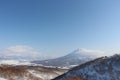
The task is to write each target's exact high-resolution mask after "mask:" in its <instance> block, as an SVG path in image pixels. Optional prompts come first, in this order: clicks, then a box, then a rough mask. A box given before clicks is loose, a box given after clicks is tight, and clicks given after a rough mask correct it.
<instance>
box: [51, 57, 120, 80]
mask: <svg viewBox="0 0 120 80" xmlns="http://www.w3.org/2000/svg"><path fill="white" fill-rule="evenodd" d="M53 80H120V55H114V56H111V57H101V58H98V59H95V60H92V61H89V62H87V63H84V64H82V65H79V66H77V67H75V68H73V69H71V70H69V71H68V72H67V73H65V74H63V75H61V76H59V77H57V78H55V79H53Z"/></svg>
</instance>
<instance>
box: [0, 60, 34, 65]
mask: <svg viewBox="0 0 120 80" xmlns="http://www.w3.org/2000/svg"><path fill="white" fill-rule="evenodd" d="M0 64H7V65H31V64H32V63H30V62H29V61H18V60H0Z"/></svg>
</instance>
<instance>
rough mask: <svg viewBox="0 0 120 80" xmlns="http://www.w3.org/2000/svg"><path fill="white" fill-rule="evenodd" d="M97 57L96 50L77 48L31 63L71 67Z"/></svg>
mask: <svg viewBox="0 0 120 80" xmlns="http://www.w3.org/2000/svg"><path fill="white" fill-rule="evenodd" d="M97 57H98V51H93V50H87V49H77V50H74V51H73V52H71V53H70V54H68V55H66V56H62V57H59V58H56V59H48V60H42V61H32V63H36V64H42V65H44V66H56V67H68V68H69V67H73V66H76V65H78V64H82V63H84V62H86V61H89V60H91V59H95V58H97Z"/></svg>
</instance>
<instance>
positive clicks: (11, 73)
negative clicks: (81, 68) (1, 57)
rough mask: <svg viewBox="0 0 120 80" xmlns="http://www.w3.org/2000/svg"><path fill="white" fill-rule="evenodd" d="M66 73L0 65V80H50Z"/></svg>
mask: <svg viewBox="0 0 120 80" xmlns="http://www.w3.org/2000/svg"><path fill="white" fill-rule="evenodd" d="M66 71H67V70H65V69H58V68H47V67H40V66H22V65H18V66H12V65H0V80H50V79H53V78H55V77H57V76H58V75H61V74H63V73H65V72H66Z"/></svg>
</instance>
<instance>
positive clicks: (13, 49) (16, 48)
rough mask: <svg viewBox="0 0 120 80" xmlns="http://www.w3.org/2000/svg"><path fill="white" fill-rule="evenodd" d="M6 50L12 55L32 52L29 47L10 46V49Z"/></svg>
mask: <svg viewBox="0 0 120 80" xmlns="http://www.w3.org/2000/svg"><path fill="white" fill-rule="evenodd" d="M6 50H7V51H10V52H13V53H25V52H28V51H32V50H33V48H32V47H29V46H11V47H8V48H7V49H6Z"/></svg>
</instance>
